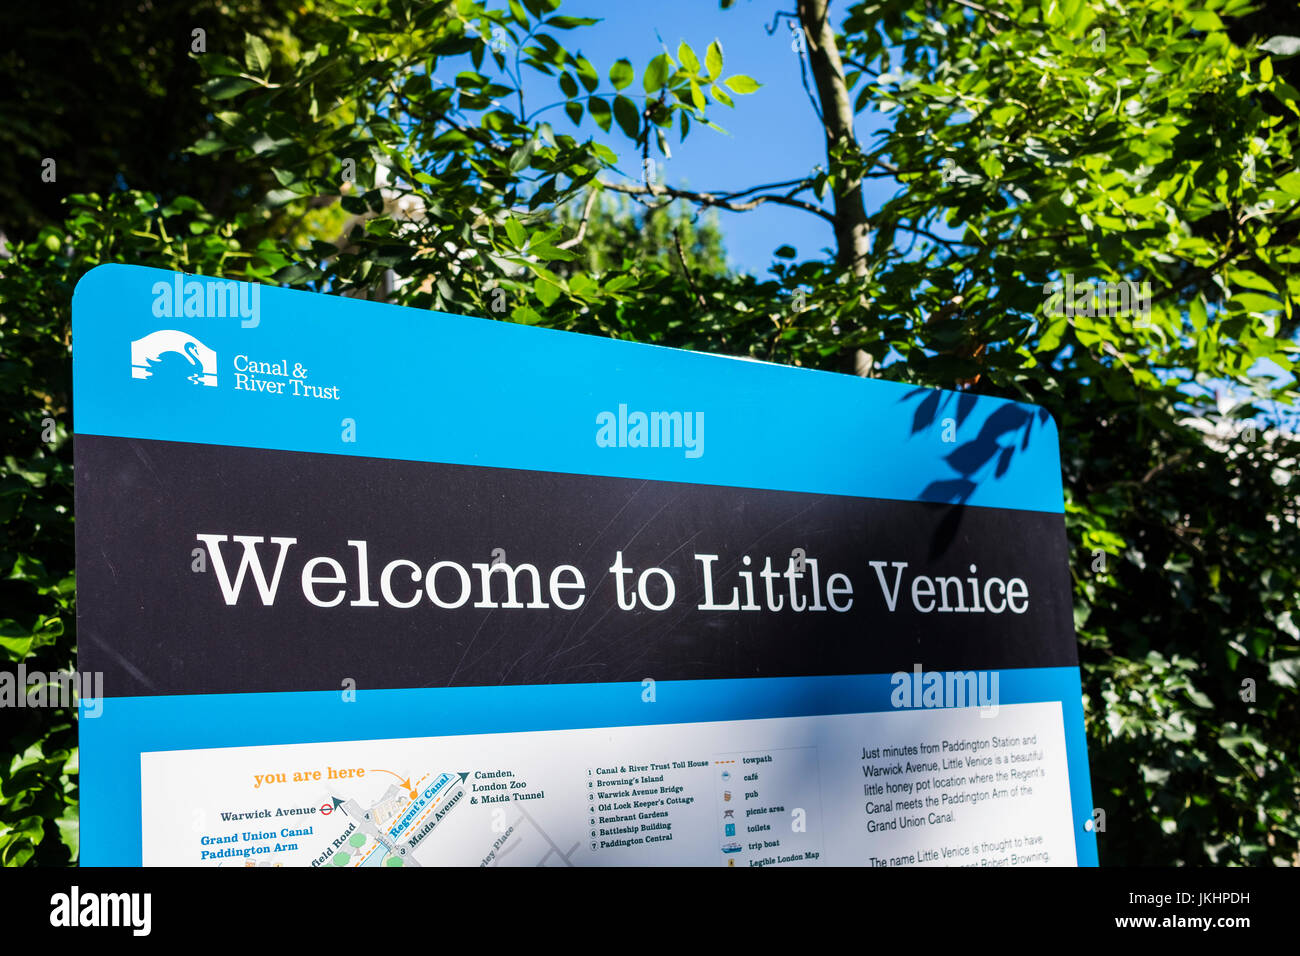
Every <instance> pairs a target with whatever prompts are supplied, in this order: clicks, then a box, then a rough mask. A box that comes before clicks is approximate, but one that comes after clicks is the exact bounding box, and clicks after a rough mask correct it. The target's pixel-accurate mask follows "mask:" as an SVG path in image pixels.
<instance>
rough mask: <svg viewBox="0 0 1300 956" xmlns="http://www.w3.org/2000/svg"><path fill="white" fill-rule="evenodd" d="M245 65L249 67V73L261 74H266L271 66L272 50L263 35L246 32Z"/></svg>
mask: <svg viewBox="0 0 1300 956" xmlns="http://www.w3.org/2000/svg"><path fill="white" fill-rule="evenodd" d="M244 65H245V66H247V67H248V72H249V73H257V74H258V75H260V76H265V75H266V71H267V70H269V69H270V68H271V50H270V48H268V47H267V45H266V42H265V41H264V40H263V39H262V38H261V37H258V36H253V35H252V34H251V33H245V34H244Z"/></svg>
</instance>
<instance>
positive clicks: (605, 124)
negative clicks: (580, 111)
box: [587, 96, 613, 133]
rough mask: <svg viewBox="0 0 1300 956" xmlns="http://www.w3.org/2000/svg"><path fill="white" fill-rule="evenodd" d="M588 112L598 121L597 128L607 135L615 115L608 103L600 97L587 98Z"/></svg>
mask: <svg viewBox="0 0 1300 956" xmlns="http://www.w3.org/2000/svg"><path fill="white" fill-rule="evenodd" d="M587 112H588V113H590V114H591V118H592V119H594V120H595V121H596V125H597V126H599V127H600V128H601V129H603V130H604V131H605V132H606V133H608V132H609V130H610V126H611V125H612V119H613V114H611V113H610V109H609V104H608V103H606V102H605V101H604V100H602V99H601V98H600V97H599V96H589V97H587Z"/></svg>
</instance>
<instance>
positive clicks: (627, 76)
mask: <svg viewBox="0 0 1300 956" xmlns="http://www.w3.org/2000/svg"><path fill="white" fill-rule="evenodd" d="M635 76H636V72H635V71H634V70H633V69H632V63H631V61H629V60H625V59H624V60H615V61H614V64H613V66H611V67H610V68H609V81H610V82H611V83H613V84H614V89H616V90H621V89H623V88H624V87H625V86H627V85H628V84H629V83H631V82H632V80H633V78H634V77H635Z"/></svg>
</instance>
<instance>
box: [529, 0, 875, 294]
mask: <svg viewBox="0 0 1300 956" xmlns="http://www.w3.org/2000/svg"><path fill="white" fill-rule="evenodd" d="M791 7H792V5H791V4H789V3H786V4H785V5H782V4H781V3H778V2H770V0H769V2H754V0H740V2H739V3H737V5H736V6H735V7H734V8H733V9H731V10H720V9H719V8H718V3H717V0H694V2H688V0H661V2H642V3H622V2H620V3H613V2H609V0H605V2H599V0H570V2H566V3H564V4H563V6H562V7H561V8H560V11H559V12H560V13H563V14H566V15H569V16H585V17H602V18H603V20H602V21H601V22H600V23H598V24H595V25H593V26H588V27H579V28H577V29H575V30H571V31H567V32H564V31H556V34H557V37H556V38H557V39H558V40H560V41H561V42H562V43H564V44H565V46H566V47H568V48H569V49H570V50H574V51H578V52H581V53H582V54H583V55H585V56H586V57H587V59H589V60H590V61H591V62H592V64H593V65H594V66H595V67H596V69H597V71H598V72H599V73H600V75H601V77H602V82H601V87H600V88H599V89H598V90H597V93H598V94H599V93H602V92H607V91H609V90H610V89H612V87H610V85H609V81H608V79H607V77H608V74H609V67H610V64H612V63H613V62H614V61H615V60H617V59H619V58H620V57H627V58H628V59H629V60H631V61H632V65H633V66H634V67H635V69H636V71H637V77H636V80H635V81H634V84H633V86H631V87H629V88H628V91H627V92H638V93H639V92H641V90H642V87H641V71H642V70H643V69H644V68H645V65H646V64H647V63H649V61H650V59H651V58H652V57H654V56H655V55H656V54H658V53H660V52H662V50H663V48H664V46H667V48H668V50H669V52H671V53H672V54H673V56H674V58H675V57H676V51H677V45H678V44H679V43H680V42H682V41H685V42H687V43H689V44H690V45H691V47H692V48H694V49H695V50H696V52H697V54H698V55H699V56H700V58H701V60H702V59H703V57H704V51H705V49H706V48H707V47H708V45H709V43H710V42H711V41H713V40H715V39H716V40H718V41H719V42H721V44H722V49H723V56H724V63H723V75H724V76H730V75H731V74H733V73H743V74H746V75H748V76H752V77H753V78H754V79H756V80H757V81H758V82H760V83H762V84H763V87H762V88H761V89H760V90H758V92H756V93H752V94H750V95H748V96H737V97H735V98H734V99H735V103H736V106H735V108H734V109H728V108H726V107H724V106H721V105H719V104H716V103H713V102H712V100H710V106H709V117H710V119H711V120H712V121H713V122H715V123H717V124H718V125H719V126H721V127H723V128H724V129H725V130H726V133H725V134H723V133H718V132H716V131H714V130H711V129H708V128H707V127H703V126H693V127H692V129H691V133H690V135H689V136H688V137H687V138H686V142H685V143H682V144H680V145H679V143H678V134H677V132H676V130H675V129H674V131H673V133H672V135H671V136H670V137H669V148H670V149H671V150H672V154H673V156H672V159H671V160H668V161H667V162H666V163H664V165H662V166H661V167H660V170H661V175H662V177H663V178H662V181H663V182H665V183H667V184H668V185H672V186H680V187H685V188H688V189H696V190H705V191H709V190H730V189H736V188H743V187H747V186H752V185H757V184H760V183H766V182H780V181H782V180H789V179H795V178H798V177H801V176H804V175H807V174H808V173H810V172H811V171H812V170H813V168H814V167H815V166H817V165H818V164H819V163H824V162H825V155H826V145H825V140H824V139H823V135H822V129H821V125H820V123H819V122H818V120H817V118H816V116H815V115H814V114H813V112H812V106H811V105H810V104H809V101H808V97H807V94H806V93H805V92H804V89H803V85H802V83H801V82H800V79H799V56H798V54H797V53H795V52H794V51H793V50H792V49H791V38H790V30H789V28H788V27H787V26H786V25H785V21H783V22H782V23H781V24H780V25H779V26H778V29H777V31H776V32H775V33H773V34H772V35H770V36H769V35H768V33H767V30H766V27H768V26H769V25H771V23H772V17H773V15H774V14H775V13H776V12H777V11H778V10H782V9H787V10H788V9H791ZM530 74H531V75H530ZM525 97H526V105H527V107H528V109H529V111H530V112H531V111H533V110H535V109H537V108H538V107H540V106H543V105H545V104H546V103H548V102H551V101H553V100H559V99H561V98H562V96H561V94H560V93H559V87H558V85H557V83H556V81H555V80H554V79H552V78H549V77H544V76H541V75H540V74H537V73H535V72H533V71H528V72H526V73H525ZM546 116H547V118H548V119H550V121H551V123H552V125H553V126H554V127H555V129H556V130H557V131H561V132H570V133H572V132H574V131H575V127H574V125H573V123H572V121H571V120H570V119H569V118H568V117H567V116H565V115H564V112H563V110H561V109H559V108H556V109H554V110H551V111H550V112H549V113H547V114H546ZM879 116H880V114H868V113H865V112H864V113H862V114H859V116H858V137H859V140H860V141H863V142H864V143H865V142H866V140H867V137H868V136H869V134H870V132H871V131H872V130H873V129H875V128H877V127H875V126H872V125H870V122H871V118H872V117H879ZM582 130H583V133H584V135H594V136H595V138H596V139H597V140H598V141H599V142H602V143H604V144H606V145H607V146H609V147H610V148H611V149H613V150H614V151H615V152H617V153H618V154H619V156H620V159H621V160H622V162H621V163H620V168H621V169H622V170H623V171H625V172H626V174H627V176H628V177H629V179H639V177H640V173H641V160H640V156H639V154H638V153H637V151H636V150H635V148H634V147H633V145H632V143H631V142H630V141H629V140H628V139H627V138H626V137H624V136H623V135H622V134H621V133H619V132H618V127H617V126H615V127H614V132H613V133H612V134H606V133H604V132H602V131H601V130H600V129H599V128H598V127H597V126H596V125H595V124H594V123H593V122H592V121H591V120H590V118H589V117H587V116H584V117H583V125H582ZM651 153H652V155H655V153H656V151H655V150H654V149H653V148H652V151H651ZM893 186H894V184H892V183H889V182H882V181H875V180H873V181H871V182H869V184H868V187H867V193H866V197H867V203H868V208H874V207H875V206H878V205H879V204H880V203H881V202H883V201H884V199H886V198H887V197H888V195H889V194H890V191H891V189H892V188H893ZM805 197H806V198H810V197H811V193H808V194H805ZM717 215H718V222H719V225H720V226H721V227H722V229H723V233H724V236H725V240H724V241H725V245H726V248H727V253H728V257H729V258H730V260H731V263H732V265H733V267H736V268H738V269H740V270H743V271H746V272H752V273H754V274H756V275H759V276H762V275H763V274H765V273H766V271H767V268H768V266H769V265H770V264H771V262H772V261H773V257H772V251H773V250H774V249H776V248H777V247H779V246H783V245H790V246H794V247H795V248H796V249H797V250H798V252H799V255H800V257H801V258H804V257H813V256H817V255H818V253H819V250H821V249H823V248H829V247H831V246H832V245H833V243H834V238H833V236H832V233H831V227H830V224H829V223H828V222H826V221H825V220H823V219H821V218H819V217H817V216H815V215H813V214H811V213H808V212H804V211H802V210H797V209H790V208H788V207H786V208H783V207H779V206H773V205H771V204H768V205H764V206H760V207H759V208H758V209H755V210H753V211H750V212H744V213H729V212H725V211H719V212H718V214H717Z"/></svg>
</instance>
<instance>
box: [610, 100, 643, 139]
mask: <svg viewBox="0 0 1300 956" xmlns="http://www.w3.org/2000/svg"><path fill="white" fill-rule="evenodd" d="M614 119H616V120H618V125H619V129H621V130H622V131H623V133H624V135H626V136H627V138H628V139H631V140H636V139H639V138H640V136H641V111H640V110H638V109H637V108H636V104H635V103H633V102H632V101H631V100H629V99H628V98H627V97H626V96H618V97H615V98H614Z"/></svg>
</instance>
